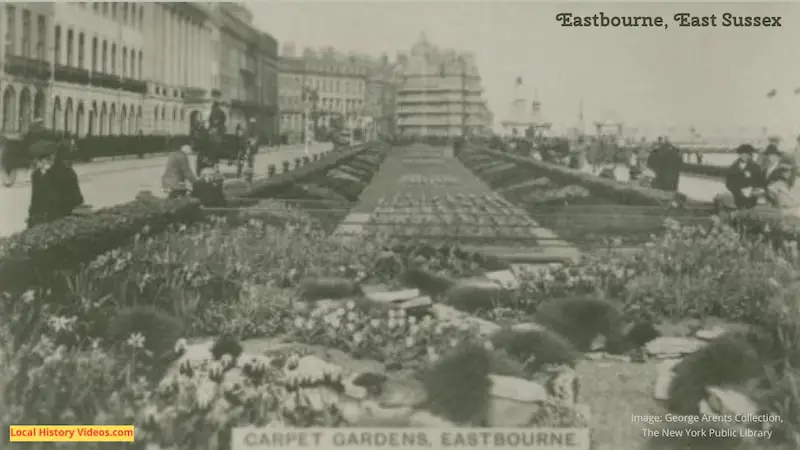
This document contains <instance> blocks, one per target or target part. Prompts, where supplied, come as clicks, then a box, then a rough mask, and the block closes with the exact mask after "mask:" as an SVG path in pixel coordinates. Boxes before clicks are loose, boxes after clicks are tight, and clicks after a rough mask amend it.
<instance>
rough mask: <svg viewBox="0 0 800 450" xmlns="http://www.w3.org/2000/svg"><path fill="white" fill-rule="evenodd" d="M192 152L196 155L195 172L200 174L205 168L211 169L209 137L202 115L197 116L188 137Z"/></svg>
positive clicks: (204, 118)
mask: <svg viewBox="0 0 800 450" xmlns="http://www.w3.org/2000/svg"><path fill="white" fill-rule="evenodd" d="M189 141H190V143H191V147H192V150H194V153H195V154H196V155H197V161H196V162H195V171H196V172H197V173H200V172H201V171H202V170H203V169H204V168H205V167H211V166H212V165H213V164H212V162H211V159H212V158H211V156H212V155H211V153H212V149H211V136H210V135H209V131H208V126H207V122H206V117H205V115H203V114H202V113H200V114H198V115H197V118H196V121H195V122H194V123H193V124H192V130H191V133H190V135H189Z"/></svg>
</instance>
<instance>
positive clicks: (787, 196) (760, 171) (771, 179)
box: [715, 144, 798, 209]
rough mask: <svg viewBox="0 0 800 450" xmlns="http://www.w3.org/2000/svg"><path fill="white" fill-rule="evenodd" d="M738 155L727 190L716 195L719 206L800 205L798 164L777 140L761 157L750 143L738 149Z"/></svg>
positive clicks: (733, 207)
mask: <svg viewBox="0 0 800 450" xmlns="http://www.w3.org/2000/svg"><path fill="white" fill-rule="evenodd" d="M736 153H737V154H738V157H737V159H736V161H734V162H733V164H731V166H730V167H729V168H728V171H727V173H726V175H725V187H726V188H727V189H728V192H727V193H726V194H721V195H718V196H717V197H716V198H715V203H716V204H717V206H719V207H721V208H724V209H750V208H754V207H756V206H758V205H766V206H770V207H774V208H780V209H790V208H797V207H798V199H797V198H796V195H794V194H793V189H794V185H795V178H796V175H797V174H796V172H797V170H796V167H795V165H794V163H793V162H792V161H790V160H789V159H787V158H786V157H785V155H784V154H783V152H781V151H780V150H778V147H777V146H776V145H775V144H769V145H768V146H767V147H766V149H765V150H764V152H763V158H762V159H761V161H757V160H756V155H757V154H758V152H757V151H756V149H755V148H754V147H753V146H752V145H750V144H743V145H740V146H739V147H738V148H737V149H736Z"/></svg>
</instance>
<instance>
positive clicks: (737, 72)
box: [247, 0, 800, 134]
mask: <svg viewBox="0 0 800 450" xmlns="http://www.w3.org/2000/svg"><path fill="white" fill-rule="evenodd" d="M247 3H248V5H249V6H250V7H251V8H252V10H253V13H254V16H255V22H256V25H258V26H259V27H260V28H262V29H264V30H266V31H268V32H270V33H271V34H272V35H273V36H275V37H276V38H277V39H278V41H279V43H282V42H294V43H295V45H296V46H297V48H298V49H299V50H302V48H303V47H304V46H310V47H314V48H320V47H323V46H326V45H331V46H333V47H336V48H338V49H339V50H341V51H344V52H346V51H349V50H353V51H357V52H363V53H368V54H372V55H375V56H377V55H380V53H381V52H387V53H388V54H389V55H390V56H391V57H394V55H395V52H396V51H398V50H401V51H408V50H409V49H410V47H411V46H412V45H413V44H414V43H415V42H416V41H417V39H418V37H419V36H420V33H422V32H425V33H426V34H427V36H428V40H429V41H431V42H432V43H434V44H436V45H438V46H442V47H452V48H455V49H459V50H464V51H472V52H474V53H475V55H476V60H477V63H478V65H479V69H480V71H481V75H482V77H483V86H484V89H485V91H486V94H485V95H486V97H487V99H488V100H489V105H490V107H491V108H492V111H493V112H494V113H495V119H496V120H498V121H499V120H502V119H503V118H504V116H507V115H508V113H507V112H508V110H509V102H510V100H511V96H512V95H511V91H512V86H513V84H514V80H515V79H516V77H517V76H521V77H522V78H523V80H524V83H525V85H526V86H527V87H528V88H529V89H530V91H531V95H532V93H533V90H534V88H536V89H537V90H538V93H539V99H540V100H541V101H542V103H543V111H544V113H545V115H546V116H548V118H549V119H550V120H552V121H553V122H554V124H555V125H556V126H557V127H559V128H564V127H567V126H571V125H572V124H574V123H575V122H576V120H577V119H576V118H577V110H578V105H579V103H580V101H581V99H583V103H584V115H585V117H586V122H587V125H588V124H589V123H590V122H591V121H593V120H597V119H602V118H604V117H606V116H616V117H619V118H620V119H622V120H624V121H626V123H627V124H628V125H630V126H634V127H638V128H640V129H646V130H648V131H649V133H648V134H651V133H653V132H656V133H660V132H665V131H666V128H668V127H670V126H678V127H689V126H692V125H694V126H695V127H696V128H697V129H698V130H699V131H701V132H705V133H707V134H712V133H713V132H714V130H715V129H720V128H721V129H723V130H736V129H738V128H739V127H741V126H750V127H752V128H753V129H760V128H761V127H762V126H767V127H769V129H770V131H771V132H778V133H782V134H783V133H789V132H791V133H796V132H800V95H794V93H793V91H794V89H795V88H800V4H790V3H758V4H754V3H749V4H745V3H699V4H698V3H599V2H592V3H563V2H562V3H533V2H502V1H494V2H452V1H450V2H411V1H400V0H396V1H377V0H376V1H369V2H367V1H352V2H342V1H332V0H325V1H323V0H318V1H292V2H289V1H285V2H279V1H274V0H268V1H257V2H247ZM560 12H571V13H573V14H576V15H591V14H594V13H599V12H604V13H606V14H607V15H648V16H662V17H663V18H664V20H665V22H667V23H668V24H669V28H668V29H662V28H638V29H631V28H627V29H623V28H618V29H612V28H584V29H578V28H562V27H560V26H559V24H558V22H557V21H556V20H555V16H556V14H558V13H560ZM681 12H688V13H692V14H696V15H705V14H717V16H718V18H717V20H718V21H721V18H720V17H719V16H721V15H722V14H723V13H726V12H729V13H732V14H736V15H760V16H765V15H766V16H782V17H783V19H782V25H783V26H782V27H780V28H749V29H745V28H723V27H717V28H703V29H701V28H694V29H689V28H680V27H678V25H677V23H676V22H674V21H673V19H672V18H673V15H674V14H676V13H681ZM279 45H280V44H279ZM771 89H776V90H777V91H778V95H777V96H776V97H775V98H772V99H767V96H766V94H767V92H768V91H770V90H771ZM725 133H726V134H729V133H730V132H729V131H726V132H725Z"/></svg>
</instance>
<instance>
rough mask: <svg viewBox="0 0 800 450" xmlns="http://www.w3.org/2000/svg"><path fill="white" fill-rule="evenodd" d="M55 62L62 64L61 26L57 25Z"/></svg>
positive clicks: (54, 51)
mask: <svg viewBox="0 0 800 450" xmlns="http://www.w3.org/2000/svg"><path fill="white" fill-rule="evenodd" d="M53 59H54V61H53V64H61V27H60V26H58V25H56V29H55V31H54V32H53Z"/></svg>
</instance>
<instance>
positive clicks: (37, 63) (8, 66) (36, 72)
mask: <svg viewBox="0 0 800 450" xmlns="http://www.w3.org/2000/svg"><path fill="white" fill-rule="evenodd" d="M4 68H5V72H6V73H7V74H9V75H12V76H17V77H24V78H32V79H37V80H47V79H49V78H50V74H51V65H50V63H49V62H48V61H42V60H40V59H35V58H28V57H26V56H20V55H6V62H5V67H4Z"/></svg>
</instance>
